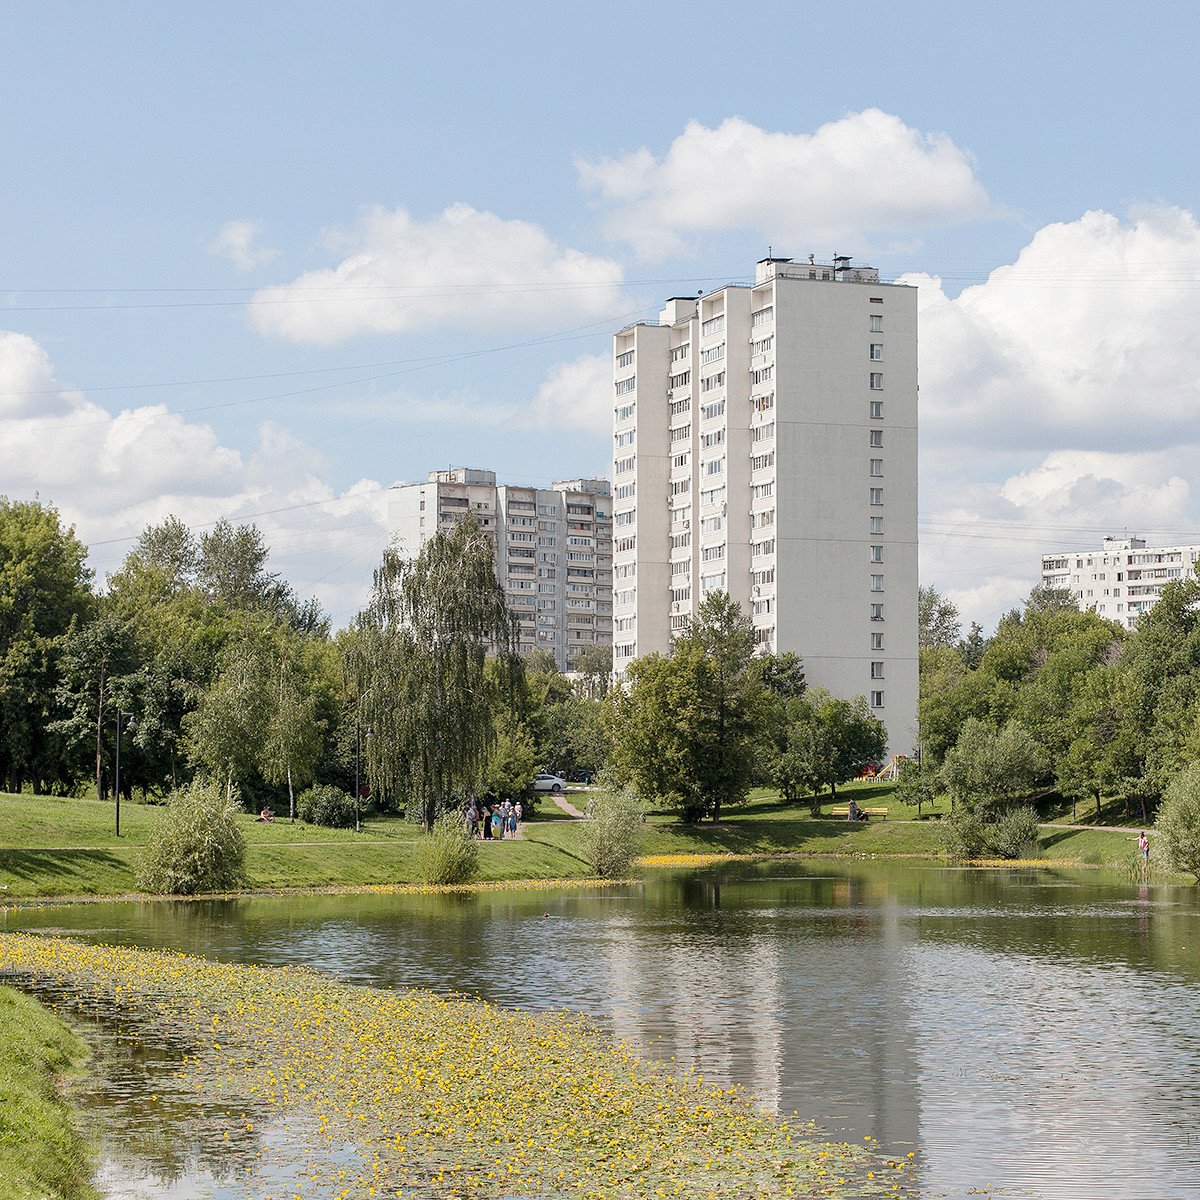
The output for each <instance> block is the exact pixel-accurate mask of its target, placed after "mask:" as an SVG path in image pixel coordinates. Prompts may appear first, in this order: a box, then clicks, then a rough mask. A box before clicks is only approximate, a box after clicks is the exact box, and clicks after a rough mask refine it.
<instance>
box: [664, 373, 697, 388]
mask: <svg viewBox="0 0 1200 1200" xmlns="http://www.w3.org/2000/svg"><path fill="white" fill-rule="evenodd" d="M691 382H692V373H691V371H690V370H688V371H680V372H679V374H678V375H672V376H670V377H669V378H668V379H667V387H668V388H670V389H671V391H674V390H675V389H676V388H681V387H687V385H688V384H689V383H691Z"/></svg>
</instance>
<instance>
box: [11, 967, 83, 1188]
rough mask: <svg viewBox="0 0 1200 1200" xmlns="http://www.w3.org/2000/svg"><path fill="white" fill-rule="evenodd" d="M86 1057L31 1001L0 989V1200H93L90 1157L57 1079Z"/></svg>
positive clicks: (71, 1036)
mask: <svg viewBox="0 0 1200 1200" xmlns="http://www.w3.org/2000/svg"><path fill="white" fill-rule="evenodd" d="M86 1056H87V1051H86V1048H85V1047H84V1044H83V1042H81V1041H80V1040H79V1038H77V1037H76V1036H75V1035H74V1034H73V1033H72V1032H71V1031H70V1030H69V1029H67V1028H66V1026H64V1025H62V1024H61V1023H60V1022H59V1021H58V1020H56V1019H55V1017H54V1016H53V1015H52V1014H51V1013H49V1012H48V1011H47V1010H46V1009H44V1008H43V1007H42V1006H41V1005H40V1004H38V1003H37V1002H36V1001H35V1000H32V999H30V998H29V997H28V996H24V995H22V994H21V993H20V992H15V991H13V990H12V989H11V988H0V1196H2V1197H3V1198H4V1200H47V1198H49V1200H91V1198H92V1197H94V1196H95V1195H96V1192H95V1191H94V1190H93V1189H92V1187H91V1186H90V1184H89V1183H88V1180H89V1179H90V1178H91V1173H92V1164H91V1154H90V1150H89V1148H88V1145H87V1143H86V1142H85V1141H84V1139H83V1138H82V1137H81V1135H80V1133H79V1130H78V1129H77V1128H76V1125H75V1122H74V1119H73V1117H72V1114H71V1110H70V1108H69V1107H68V1105H67V1104H66V1103H65V1102H64V1100H63V1098H62V1097H61V1095H60V1094H59V1088H58V1081H59V1079H60V1078H61V1076H62V1075H63V1074H65V1073H68V1072H70V1071H73V1070H74V1069H75V1068H77V1067H78V1065H79V1064H80V1063H81V1062H82V1061H83V1060H84V1058H85V1057H86Z"/></svg>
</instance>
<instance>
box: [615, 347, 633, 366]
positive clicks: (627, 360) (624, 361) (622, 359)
mask: <svg viewBox="0 0 1200 1200" xmlns="http://www.w3.org/2000/svg"><path fill="white" fill-rule="evenodd" d="M617 366H618V367H632V366H633V351H632V350H626V351H625V353H624V354H618V355H617Z"/></svg>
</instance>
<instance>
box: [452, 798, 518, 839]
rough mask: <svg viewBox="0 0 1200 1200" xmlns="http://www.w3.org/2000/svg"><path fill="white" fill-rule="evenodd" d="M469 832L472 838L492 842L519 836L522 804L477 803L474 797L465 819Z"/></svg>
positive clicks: (509, 802)
mask: <svg viewBox="0 0 1200 1200" xmlns="http://www.w3.org/2000/svg"><path fill="white" fill-rule="evenodd" d="M463 820H464V822H465V823H466V827H467V832H468V833H469V834H470V835H471V836H472V837H479V838H482V839H483V840H484V841H491V839H492V838H497V839H499V838H503V837H504V836H505V834H507V835H508V836H509V837H516V836H517V827H518V826H519V825H520V824H521V802H520V800H518V801H517V802H516V804H513V803H512V802H511V801H509V800H505V801H504V803H503V804H491V805H489V804H483V803H477V802H476V800H475V797H474V796H472V797H471V800H470V803H468V805H467V810H466V813H465V814H464V817H463Z"/></svg>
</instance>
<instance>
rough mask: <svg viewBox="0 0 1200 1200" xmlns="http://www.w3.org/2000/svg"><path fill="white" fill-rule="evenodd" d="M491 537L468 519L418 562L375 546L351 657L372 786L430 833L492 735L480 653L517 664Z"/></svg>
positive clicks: (465, 789) (467, 781) (481, 761)
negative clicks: (371, 580)
mask: <svg viewBox="0 0 1200 1200" xmlns="http://www.w3.org/2000/svg"><path fill="white" fill-rule="evenodd" d="M493 556H494V548H493V542H492V539H491V536H490V535H489V534H488V533H486V532H485V531H484V530H483V529H482V528H481V527H480V525H479V523H478V521H476V520H475V519H474V517H472V516H468V517H467V518H466V519H464V520H462V521H460V522H458V523H457V524H455V526H454V527H453V529H451V530H449V531H446V532H439V533H438V534H437V535H436V537H434V539H433V540H432V541H430V542H428V543H426V545H425V546H424V548H423V549H422V550H421V553H420V554H419V555H418V556H417V557H416V558H415V559H405V558H403V557H402V556H401V555H400V553H399V552H398V551H397V550H395V549H388V550H386V551H385V552H384V556H383V564H382V566H380V567H379V568H378V570H376V572H375V584H374V589H373V592H372V597H371V603H370V605H369V606H368V607H367V609H366V610H365V611H364V612H362V613H360V614H359V618H358V622H357V628H356V630H355V636H354V638H353V639H352V641H351V646H350V653H349V662H348V666H349V668H350V673H351V675H352V679H353V684H354V685H355V690H356V692H357V695H358V720H359V722H360V724H362V725H364V726H368V727H369V728H370V729H371V731H372V734H373V736H372V737H371V738H369V739H365V744H366V747H367V765H368V772H369V777H370V779H371V783H372V786H373V787H374V788H375V789H377V790H380V791H382V792H383V794H384V795H386V796H391V797H403V798H404V800H405V804H406V807H407V810H408V812H409V814H410V815H412V816H414V817H416V816H419V817H420V820H421V823H422V824H423V825H424V826H425V828H426V829H429V828H430V827H431V826H432V825H433V823H434V821H435V820H436V819H437V817H438V814H439V813H440V812H442V811H444V810H445V809H446V808H448V807H450V805H451V804H453V803H454V802H455V801H456V800H457V799H459V798H461V797H462V796H464V795H466V794H468V793H469V792H471V791H472V790H473V789H474V788H475V786H476V785H477V783H478V780H479V778H480V776H481V774H482V772H483V769H484V766H485V764H486V762H487V757H488V753H489V751H490V750H491V744H492V741H493V738H494V732H493V725H492V719H491V712H490V709H489V703H488V699H487V695H486V690H487V689H486V687H485V683H484V676H485V670H484V668H485V664H486V662H487V657H488V654H489V653H494V654H496V655H497V656H498V657H499V658H500V660H501V662H502V664H503V665H504V667H505V674H506V675H508V676H509V677H510V678H511V677H513V676H514V674H515V672H516V671H518V670H519V664H518V663H517V660H516V656H515V653H514V648H515V641H516V639H515V636H514V631H513V626H512V621H511V619H510V617H509V614H508V610H507V608H506V607H505V603H504V591H503V589H502V588H501V587H500V584H499V583H498V582H497V580H496V573H495V570H494V568H493Z"/></svg>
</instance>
